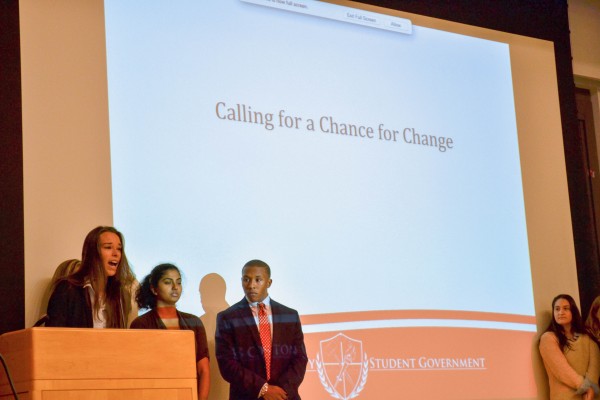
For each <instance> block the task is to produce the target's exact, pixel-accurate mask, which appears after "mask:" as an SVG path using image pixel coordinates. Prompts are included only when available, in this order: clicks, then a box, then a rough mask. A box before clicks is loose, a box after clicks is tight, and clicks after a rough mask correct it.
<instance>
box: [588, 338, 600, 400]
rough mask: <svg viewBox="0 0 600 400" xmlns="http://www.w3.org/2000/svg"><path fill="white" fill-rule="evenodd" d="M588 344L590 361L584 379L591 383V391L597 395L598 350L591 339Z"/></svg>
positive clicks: (599, 367)
mask: <svg viewBox="0 0 600 400" xmlns="http://www.w3.org/2000/svg"><path fill="white" fill-rule="evenodd" d="M588 342H589V349H590V351H589V353H590V359H589V362H588V368H587V371H586V373H585V377H586V379H588V380H589V381H590V382H591V388H592V389H593V391H594V394H598V392H600V388H599V387H598V377H600V350H598V345H597V344H596V342H594V340H592V338H591V337H590V338H589V340H588ZM592 398H593V396H592Z"/></svg>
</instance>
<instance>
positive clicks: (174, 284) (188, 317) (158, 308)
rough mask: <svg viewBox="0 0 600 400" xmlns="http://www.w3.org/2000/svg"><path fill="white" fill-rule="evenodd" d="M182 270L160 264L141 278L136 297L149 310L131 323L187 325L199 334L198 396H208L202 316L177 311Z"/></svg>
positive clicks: (139, 325)
mask: <svg viewBox="0 0 600 400" xmlns="http://www.w3.org/2000/svg"><path fill="white" fill-rule="evenodd" d="M181 291H182V288H181V273H180V271H179V268H177V267H176V266H175V265H173V264H160V265H157V266H156V267H154V269H153V270H152V272H150V274H149V275H148V276H146V277H145V278H144V280H143V281H142V283H141V285H140V287H139V289H138V292H137V295H136V301H137V304H138V306H139V307H140V309H149V310H150V311H149V312H147V313H146V314H144V315H142V316H140V317H138V318H136V319H135V320H134V321H133V322H132V323H131V328H132V329H187V330H191V331H193V332H194V335H195V338H196V368H197V371H198V399H199V400H206V399H208V391H209V386H210V373H209V363H208V345H207V341H206V331H205V329H204V325H202V321H200V318H198V317H196V316H195V315H192V314H188V313H184V312H181V311H178V310H177V309H176V308H175V304H176V303H177V301H178V300H179V298H180V297H181Z"/></svg>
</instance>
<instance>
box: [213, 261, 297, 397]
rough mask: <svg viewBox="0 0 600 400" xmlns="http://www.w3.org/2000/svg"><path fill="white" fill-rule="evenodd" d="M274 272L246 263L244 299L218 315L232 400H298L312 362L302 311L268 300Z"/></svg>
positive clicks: (218, 345) (219, 348) (218, 342)
mask: <svg viewBox="0 0 600 400" xmlns="http://www.w3.org/2000/svg"><path fill="white" fill-rule="evenodd" d="M271 283H272V280H271V268H270V267H269V266H268V265H267V263H265V262H264V261H260V260H252V261H248V262H247V263H246V265H244V267H243V268H242V288H243V289H244V293H245V297H244V298H243V299H242V300H241V301H240V302H238V303H236V304H234V305H232V306H231V307H229V308H228V309H227V310H225V311H222V312H220V313H219V314H218V315H217V329H216V332H215V352H216V356H217V361H218V363H219V370H220V371H221V375H222V376H223V378H224V379H225V380H226V381H228V382H229V383H230V386H229V399H230V400H246V399H247V400H255V399H257V398H263V399H265V400H286V399H287V400H300V396H299V395H298V387H299V386H300V383H302V380H303V379H304V373H305V372H306V364H307V362H308V358H307V356H306V349H305V347H304V335H303V333H302V326H301V325H300V318H299V316H298V312H297V311H296V310H293V309H291V308H288V307H286V306H284V305H283V304H280V303H277V302H276V301H274V300H272V299H271V298H270V297H269V293H268V289H269V287H271Z"/></svg>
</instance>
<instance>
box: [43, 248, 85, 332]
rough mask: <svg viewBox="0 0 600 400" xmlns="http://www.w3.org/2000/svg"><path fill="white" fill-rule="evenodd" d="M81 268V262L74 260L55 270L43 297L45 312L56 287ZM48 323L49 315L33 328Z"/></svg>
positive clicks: (45, 315)
mask: <svg viewBox="0 0 600 400" xmlns="http://www.w3.org/2000/svg"><path fill="white" fill-rule="evenodd" d="M80 266H81V261H79V260H77V259H74V258H72V259H69V260H65V261H63V262H61V263H60V264H58V267H56V269H55V270H54V275H53V276H52V279H50V283H49V284H48V287H47V288H46V291H45V292H44V296H43V297H42V309H43V310H47V309H48V301H49V299H50V296H51V295H52V292H53V291H54V287H55V286H56V284H57V283H58V282H60V281H61V280H62V279H63V278H66V277H67V276H69V275H71V274H73V273H75V272H76V271H77V270H78V269H79V267H80ZM47 322H48V314H44V315H42V317H41V318H40V319H39V320H37V322H36V323H35V324H34V325H33V326H34V327H35V326H41V325H44V324H45V323H47Z"/></svg>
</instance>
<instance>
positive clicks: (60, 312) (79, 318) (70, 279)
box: [46, 226, 135, 328]
mask: <svg viewBox="0 0 600 400" xmlns="http://www.w3.org/2000/svg"><path fill="white" fill-rule="evenodd" d="M123 246H124V244H123V235H122V234H121V232H119V231H118V230H116V229H115V228H113V227H110V226H99V227H96V228H94V229H92V230H91V231H90V232H89V233H88V234H87V236H86V238H85V240H84V242H83V250H82V254H81V265H80V267H79V269H78V270H77V271H75V272H73V273H72V274H70V275H68V276H66V277H64V278H61V279H59V280H58V281H57V282H56V284H55V286H54V289H53V292H52V295H51V296H50V300H49V302H48V311H47V314H48V321H47V322H46V326H54V327H73V328H127V325H128V317H129V315H130V313H131V311H132V301H131V290H132V287H133V285H134V284H135V276H134V275H133V272H132V271H131V268H130V267H129V263H128V261H127V257H126V256H125V249H124V247H123Z"/></svg>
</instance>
